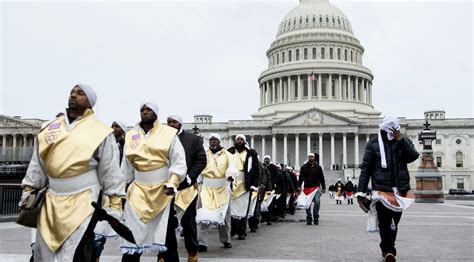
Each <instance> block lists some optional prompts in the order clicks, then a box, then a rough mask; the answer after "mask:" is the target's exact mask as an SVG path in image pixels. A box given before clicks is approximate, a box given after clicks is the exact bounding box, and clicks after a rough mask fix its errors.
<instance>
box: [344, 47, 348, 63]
mask: <svg viewBox="0 0 474 262" xmlns="http://www.w3.org/2000/svg"><path fill="white" fill-rule="evenodd" d="M344 60H345V61H347V49H345V50H344Z"/></svg>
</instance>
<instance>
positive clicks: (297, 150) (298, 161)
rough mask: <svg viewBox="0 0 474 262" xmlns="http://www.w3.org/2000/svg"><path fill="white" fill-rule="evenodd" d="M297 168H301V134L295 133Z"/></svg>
mask: <svg viewBox="0 0 474 262" xmlns="http://www.w3.org/2000/svg"><path fill="white" fill-rule="evenodd" d="M295 169H296V170H299V169H300V135H299V134H295Z"/></svg>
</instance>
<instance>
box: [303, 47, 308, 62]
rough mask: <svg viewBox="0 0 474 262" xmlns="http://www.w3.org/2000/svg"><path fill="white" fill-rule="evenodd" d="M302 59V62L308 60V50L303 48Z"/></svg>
mask: <svg viewBox="0 0 474 262" xmlns="http://www.w3.org/2000/svg"><path fill="white" fill-rule="evenodd" d="M303 58H304V60H307V59H308V48H305V49H304V51H303Z"/></svg>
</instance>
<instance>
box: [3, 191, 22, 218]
mask: <svg viewBox="0 0 474 262" xmlns="http://www.w3.org/2000/svg"><path fill="white" fill-rule="evenodd" d="M21 193H22V190H21V185H20V184H0V215H13V214H18V213H19V212H20V209H19V208H18V202H19V201H20V198H21Z"/></svg>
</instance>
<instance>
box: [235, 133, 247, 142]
mask: <svg viewBox="0 0 474 262" xmlns="http://www.w3.org/2000/svg"><path fill="white" fill-rule="evenodd" d="M237 138H242V139H243V140H244V141H245V143H247V138H246V137H245V135H242V134H238V135H237V136H235V141H237Z"/></svg>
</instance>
